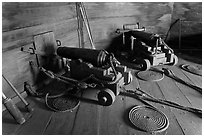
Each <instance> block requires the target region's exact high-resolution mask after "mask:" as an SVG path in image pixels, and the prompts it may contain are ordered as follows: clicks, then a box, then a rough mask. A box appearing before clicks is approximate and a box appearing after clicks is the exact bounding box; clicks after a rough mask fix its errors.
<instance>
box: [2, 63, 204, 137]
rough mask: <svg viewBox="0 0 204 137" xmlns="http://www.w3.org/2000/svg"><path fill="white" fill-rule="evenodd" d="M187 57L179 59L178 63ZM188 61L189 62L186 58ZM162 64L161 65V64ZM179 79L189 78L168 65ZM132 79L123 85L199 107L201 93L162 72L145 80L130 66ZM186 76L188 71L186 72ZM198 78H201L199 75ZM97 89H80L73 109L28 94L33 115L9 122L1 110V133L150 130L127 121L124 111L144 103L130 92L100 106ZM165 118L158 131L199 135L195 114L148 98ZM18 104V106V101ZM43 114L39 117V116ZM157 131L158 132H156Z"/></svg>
mask: <svg viewBox="0 0 204 137" xmlns="http://www.w3.org/2000/svg"><path fill="white" fill-rule="evenodd" d="M187 62H188V61H186V62H185V61H183V60H179V64H181V63H187ZM188 63H190V62H188ZM161 67H163V66H161ZM165 67H169V66H165ZM169 68H170V69H171V70H173V72H174V73H175V74H176V75H179V76H180V77H181V78H182V79H184V80H187V81H188V82H192V81H190V79H189V78H188V77H187V76H186V75H185V74H184V73H183V72H182V70H180V69H179V68H178V66H173V67H169ZM130 70H131V72H132V74H133V81H132V83H131V84H129V85H127V86H126V89H130V90H135V88H136V87H138V86H140V88H142V89H143V90H144V91H146V92H147V93H149V94H151V95H152V96H154V97H156V98H158V99H166V100H169V101H173V102H176V103H179V104H181V105H183V106H190V107H195V108H201V106H202V96H201V95H200V93H197V92H195V91H194V90H192V89H191V88H189V87H186V86H185V85H182V84H180V83H177V82H175V81H174V80H172V79H171V78H169V77H167V76H165V77H164V79H163V80H161V81H158V82H147V81H143V80H140V79H137V78H136V77H135V73H136V72H137V70H133V69H130ZM189 77H190V75H189ZM200 80H201V79H200ZM97 93H98V90H95V89H87V90H85V91H83V100H81V103H80V106H79V107H78V108H77V109H75V110H74V111H73V112H65V113H55V112H52V111H51V110H49V109H48V108H47V107H46V106H45V104H44V100H43V99H38V98H30V99H29V100H28V101H29V102H30V103H31V104H32V106H34V108H35V111H34V113H33V116H32V117H31V118H30V119H29V120H28V121H27V122H26V123H25V124H24V125H22V126H20V127H19V125H16V124H14V123H12V122H11V121H12V119H11V117H10V118H9V115H8V114H7V113H4V114H3V131H4V134H21V135H25V134H29V135H32V134H34V135H40V134H44V135H71V134H74V135H102V134H103V135H149V134H150V133H147V132H143V131H140V130H138V129H136V128H135V127H134V126H132V125H131V123H130V121H129V120H128V112H129V110H130V109H131V108H132V107H133V106H135V105H144V104H143V103H142V102H140V101H139V100H137V99H136V98H133V97H131V96H125V95H124V94H122V93H120V95H119V96H117V97H116V100H115V102H114V103H113V104H112V105H111V106H106V107H105V106H100V105H98V104H97V97H96V96H97ZM148 103H149V104H151V105H153V106H154V107H156V108H157V109H159V110H160V111H162V112H163V113H164V114H165V115H166V116H167V117H168V119H169V127H168V129H167V130H166V131H165V132H162V133H160V134H162V135H163V134H167V135H183V134H185V135H201V134H202V120H201V118H199V117H197V116H196V115H194V114H192V113H190V112H186V111H183V110H179V109H176V108H172V107H168V106H165V105H161V104H156V103H152V102H148ZM18 106H20V107H22V106H21V105H19V104H18ZM42 117H43V119H42ZM160 134H159V135H160Z"/></svg>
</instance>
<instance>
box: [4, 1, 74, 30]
mask: <svg viewBox="0 0 204 137" xmlns="http://www.w3.org/2000/svg"><path fill="white" fill-rule="evenodd" d="M46 4H47V6H45V5H46ZM26 5H28V6H26ZM42 6H43V7H42ZM74 8H75V5H74V3H73V4H72V5H70V4H68V3H59V4H55V5H54V3H52V5H51V4H50V5H48V3H41V4H39V3H32V4H29V3H27V4H26V3H13V4H10V3H4V4H3V9H2V12H3V15H2V19H3V20H2V30H3V32H6V31H10V30H15V29H21V28H26V27H32V26H36V25H41V24H49V23H53V22H58V21H65V20H68V19H70V18H74V17H76V13H75V10H74Z"/></svg>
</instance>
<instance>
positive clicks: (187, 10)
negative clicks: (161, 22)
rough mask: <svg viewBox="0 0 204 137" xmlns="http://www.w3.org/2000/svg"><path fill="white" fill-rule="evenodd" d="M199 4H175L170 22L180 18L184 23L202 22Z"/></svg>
mask: <svg viewBox="0 0 204 137" xmlns="http://www.w3.org/2000/svg"><path fill="white" fill-rule="evenodd" d="M201 11H202V3H201V2H175V3H174V6H173V13H172V21H173V20H176V19H178V18H181V19H182V20H185V21H196V22H202V12H201Z"/></svg>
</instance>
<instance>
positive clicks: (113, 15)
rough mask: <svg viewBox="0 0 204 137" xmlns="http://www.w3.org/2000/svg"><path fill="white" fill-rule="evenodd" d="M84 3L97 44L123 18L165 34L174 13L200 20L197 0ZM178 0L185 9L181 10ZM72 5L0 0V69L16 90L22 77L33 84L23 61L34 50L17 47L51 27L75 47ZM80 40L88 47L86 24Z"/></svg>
mask: <svg viewBox="0 0 204 137" xmlns="http://www.w3.org/2000/svg"><path fill="white" fill-rule="evenodd" d="M84 5H85V8H86V12H87V15H88V19H89V23H90V26H91V31H92V35H93V40H94V43H95V46H96V48H97V49H103V48H106V47H108V46H109V44H110V42H111V40H112V39H113V38H115V37H116V36H117V35H116V34H115V30H116V29H117V28H122V25H123V24H129V23H137V22H140V24H141V27H142V26H144V27H146V28H147V31H148V32H154V33H159V34H162V35H166V32H167V31H168V29H169V26H170V24H171V22H172V20H175V19H177V17H178V16H179V17H180V16H185V17H190V18H191V19H192V20H191V21H194V20H196V21H199V22H200V23H201V19H200V16H201V9H200V7H201V4H200V6H198V4H197V3H195V4H189V3H187V4H186V3H181V4H179V3H176V4H175V3H173V2H160V3H157V2H154V3H136V2H133V3H131V2H129V3H126V2H123V3H111V2H105V3H104V2H98V3H97V2H95V3H88V2H87V3H84ZM180 6H185V7H187V9H189V10H188V11H186V10H185V9H183V8H180ZM194 6H196V7H194ZM75 8H76V7H75V3H68V2H67V3H50V2H47V3H46V2H30V3H23V2H21V3H18V2H14V3H5V2H4V3H2V52H3V54H2V71H3V74H4V75H5V76H6V77H7V78H8V79H9V80H10V81H11V83H13V84H14V86H15V87H16V88H17V89H18V90H19V91H20V92H22V91H23V82H25V81H31V82H32V84H33V85H34V84H35V82H34V81H35V78H34V75H33V74H32V72H31V70H30V67H29V65H28V61H30V60H35V56H33V55H29V54H27V53H22V52H21V51H20V47H21V46H25V47H29V46H31V45H32V42H33V35H37V34H40V33H44V32H47V31H53V32H54V33H55V38H56V39H59V40H60V41H61V42H62V45H64V46H70V47H78V34H77V20H76V11H75ZM174 8H175V9H174ZM197 8H199V9H197ZM178 9H179V10H178ZM184 11H185V12H184ZM191 11H195V12H196V13H197V11H199V14H196V16H194V14H193V13H191ZM193 30H194V29H193ZM193 30H191V31H190V32H189V33H191V32H192V31H193ZM196 31H197V29H196ZM171 34H172V35H171V36H173V32H172V33H171ZM84 43H85V47H87V48H90V43H89V40H88V35H87V31H86V30H85V27H84ZM2 85H3V92H5V93H6V95H7V96H9V97H13V96H14V94H13V92H12V91H11V89H10V88H9V87H8V85H7V84H6V83H5V81H4V80H3V81H2Z"/></svg>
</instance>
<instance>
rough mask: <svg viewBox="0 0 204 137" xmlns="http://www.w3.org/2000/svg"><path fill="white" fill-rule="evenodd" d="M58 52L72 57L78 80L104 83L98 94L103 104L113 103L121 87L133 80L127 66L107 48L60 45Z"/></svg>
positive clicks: (72, 75)
mask: <svg viewBox="0 0 204 137" xmlns="http://www.w3.org/2000/svg"><path fill="white" fill-rule="evenodd" d="M56 53H57V55H58V56H60V57H63V58H67V59H70V63H69V67H70V77H71V78H73V79H76V80H78V81H81V80H84V79H89V78H91V79H92V80H93V81H94V82H96V83H100V84H101V85H102V86H101V87H100V92H99V93H98V96H97V97H98V101H99V103H100V104H101V105H104V106H109V105H111V104H112V103H113V102H114V100H115V97H116V96H117V95H119V93H120V90H121V87H123V86H124V85H127V84H129V83H130V82H131V81H132V75H131V72H130V71H128V70H127V67H126V66H123V65H121V64H120V62H118V61H117V59H116V58H115V57H114V55H113V54H110V53H108V52H107V51H105V50H96V49H85V48H70V47H58V48H57V50H56Z"/></svg>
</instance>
